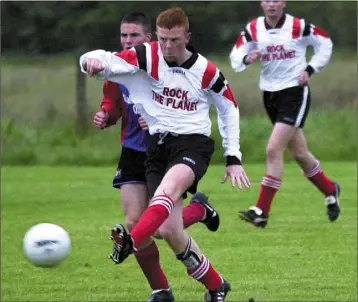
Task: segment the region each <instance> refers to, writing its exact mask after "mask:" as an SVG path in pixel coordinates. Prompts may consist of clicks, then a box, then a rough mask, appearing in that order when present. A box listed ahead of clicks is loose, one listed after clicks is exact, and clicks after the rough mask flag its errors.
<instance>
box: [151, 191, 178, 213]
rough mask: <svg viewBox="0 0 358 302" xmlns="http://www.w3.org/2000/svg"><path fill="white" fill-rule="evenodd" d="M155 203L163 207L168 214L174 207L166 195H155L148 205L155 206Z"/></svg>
mask: <svg viewBox="0 0 358 302" xmlns="http://www.w3.org/2000/svg"><path fill="white" fill-rule="evenodd" d="M155 205H161V206H163V207H165V208H166V209H167V211H168V213H169V214H170V213H171V211H172V210H173V208H174V202H173V201H172V200H171V199H170V197H168V196H167V195H158V196H155V197H154V198H153V199H152V204H151V205H150V207H151V206H155Z"/></svg>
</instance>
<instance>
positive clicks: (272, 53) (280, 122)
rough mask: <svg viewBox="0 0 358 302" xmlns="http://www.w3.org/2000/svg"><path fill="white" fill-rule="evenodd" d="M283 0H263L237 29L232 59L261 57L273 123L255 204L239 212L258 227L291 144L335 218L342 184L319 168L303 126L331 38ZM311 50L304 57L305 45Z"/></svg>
mask: <svg viewBox="0 0 358 302" xmlns="http://www.w3.org/2000/svg"><path fill="white" fill-rule="evenodd" d="M285 6H286V2H285V1H261V7H262V9H263V11H264V15H265V16H264V17H259V18H256V19H254V20H252V21H251V22H250V23H249V24H248V25H247V26H246V28H245V29H244V31H243V32H242V33H241V34H240V36H239V38H238V39H237V42H236V45H235V46H234V48H233V50H232V52H231V54H230V60H231V65H232V67H233V69H234V70H235V71H236V72H241V71H243V70H245V69H246V67H247V66H248V65H250V64H252V63H254V62H255V61H257V60H259V59H260V60H261V65H262V71H261V77H260V89H261V90H263V100H264V105H265V109H266V112H267V114H268V116H269V118H270V119H271V121H272V123H273V125H274V127H273V130H272V133H271V136H270V139H269V142H268V145H267V147H266V158H267V162H266V174H265V176H264V177H263V179H262V183H261V192H260V195H259V197H258V200H257V203H256V206H254V207H251V208H250V209H249V210H248V211H240V212H239V216H240V217H241V218H242V219H244V220H246V221H248V222H250V223H252V224H254V225H255V226H257V227H265V226H266V224H267V220H268V216H269V212H270V207H271V202H272V200H273V198H274V196H275V194H276V192H277V191H278V189H279V187H280V185H281V179H282V173H283V152H284V150H285V148H286V147H288V148H289V150H290V152H291V153H292V155H293V157H294V158H295V160H296V162H297V163H298V164H299V165H300V166H301V168H302V170H303V172H304V175H305V176H306V177H307V178H308V179H309V180H310V181H311V182H312V183H313V184H314V185H315V186H316V187H317V188H318V189H319V190H320V191H321V192H322V193H323V194H324V196H325V204H326V206H327V214H328V218H329V220H330V221H335V220H336V219H337V218H338V216H339V213H340V207H339V201H338V197H339V194H340V187H339V185H338V184H336V183H334V182H333V181H332V180H330V179H329V178H327V177H326V175H325V174H324V173H323V171H322V168H321V166H320V163H319V161H318V160H317V159H316V158H315V157H314V156H313V154H312V153H310V152H309V150H308V148H307V143H306V139H305V136H304V134H303V130H302V128H303V126H304V124H305V120H306V117H307V114H308V111H309V107H310V89H309V87H308V82H309V79H310V77H311V75H312V74H314V73H318V72H319V71H320V70H321V69H322V68H323V67H324V66H325V65H327V64H328V62H329V60H330V58H331V54H332V41H331V39H330V38H329V37H328V35H327V34H326V33H325V32H324V31H322V30H321V29H320V28H318V27H316V26H314V25H313V24H311V23H309V22H307V21H305V20H303V19H299V18H296V17H293V16H291V15H289V14H286V13H285V12H284V8H285ZM309 45H312V46H313V49H314V55H313V57H312V58H311V60H310V62H309V63H308V64H307V62H306V57H305V56H306V48H307V47H308V46H309Z"/></svg>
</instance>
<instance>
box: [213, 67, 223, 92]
mask: <svg viewBox="0 0 358 302" xmlns="http://www.w3.org/2000/svg"><path fill="white" fill-rule="evenodd" d="M224 86H225V77H224V75H223V74H222V73H221V72H220V73H219V77H218V79H217V80H216V82H215V83H214V85H213V86H212V87H211V90H212V91H214V92H216V93H219V92H220V91H221V90H222V89H223V88H224Z"/></svg>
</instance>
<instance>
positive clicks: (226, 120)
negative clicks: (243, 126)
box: [208, 70, 250, 189]
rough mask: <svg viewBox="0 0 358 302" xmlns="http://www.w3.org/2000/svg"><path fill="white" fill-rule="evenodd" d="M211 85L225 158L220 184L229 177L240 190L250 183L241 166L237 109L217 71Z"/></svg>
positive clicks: (231, 95)
mask: <svg viewBox="0 0 358 302" xmlns="http://www.w3.org/2000/svg"><path fill="white" fill-rule="evenodd" d="M211 82H212V83H213V85H212V86H211V87H210V88H209V90H208V93H209V95H210V98H211V99H212V100H213V103H214V104H215V107H216V109H217V112H218V126H219V132H220V135H221V137H222V145H223V147H224V150H225V153H224V156H225V157H226V167H225V172H224V177H223V179H222V183H224V182H225V181H226V179H227V178H228V177H229V178H230V180H231V185H232V186H233V187H235V186H238V187H239V189H242V186H243V185H244V186H245V187H246V188H249V187H250V181H249V179H248V177H247V175H246V172H245V170H244V168H243V166H242V161H241V160H242V154H241V151H240V117H239V108H238V106H237V104H236V101H235V98H234V96H233V94H232V91H231V89H230V86H229V85H228V84H227V82H226V80H225V78H224V76H223V74H222V73H221V72H220V71H219V70H217V72H216V76H215V77H214V79H213V80H212V81H211Z"/></svg>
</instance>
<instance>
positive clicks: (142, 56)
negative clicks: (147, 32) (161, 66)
mask: <svg viewBox="0 0 358 302" xmlns="http://www.w3.org/2000/svg"><path fill="white" fill-rule="evenodd" d="M135 50H136V52H137V59H138V66H139V69H142V70H144V71H147V54H146V51H145V46H144V45H143V44H141V45H138V46H136V47H135Z"/></svg>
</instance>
